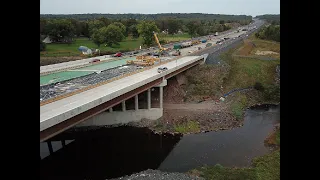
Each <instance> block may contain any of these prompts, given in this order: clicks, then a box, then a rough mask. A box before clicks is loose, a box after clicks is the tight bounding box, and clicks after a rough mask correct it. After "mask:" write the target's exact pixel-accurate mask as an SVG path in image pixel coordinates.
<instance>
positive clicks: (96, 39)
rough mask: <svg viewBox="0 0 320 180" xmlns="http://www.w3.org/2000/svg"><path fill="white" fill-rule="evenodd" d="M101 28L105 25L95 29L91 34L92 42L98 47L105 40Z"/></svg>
mask: <svg viewBox="0 0 320 180" xmlns="http://www.w3.org/2000/svg"><path fill="white" fill-rule="evenodd" d="M103 28H106V27H102V28H100V29H98V30H95V31H94V33H93V34H92V35H91V39H92V41H93V43H95V44H96V45H97V46H98V47H100V45H101V44H103V43H105V42H106V40H105V34H103Z"/></svg>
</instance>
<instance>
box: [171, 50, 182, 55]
mask: <svg viewBox="0 0 320 180" xmlns="http://www.w3.org/2000/svg"><path fill="white" fill-rule="evenodd" d="M180 55H181V52H180V50H179V49H177V50H176V52H174V53H172V56H180Z"/></svg>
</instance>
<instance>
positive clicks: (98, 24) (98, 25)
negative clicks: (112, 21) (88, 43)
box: [89, 20, 106, 36]
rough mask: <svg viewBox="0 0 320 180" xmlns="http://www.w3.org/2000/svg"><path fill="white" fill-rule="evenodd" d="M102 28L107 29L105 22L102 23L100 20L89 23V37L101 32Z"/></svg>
mask: <svg viewBox="0 0 320 180" xmlns="http://www.w3.org/2000/svg"><path fill="white" fill-rule="evenodd" d="M102 27H106V26H105V24H104V22H103V21H100V20H93V21H89V35H90V36H92V35H93V34H94V32H95V31H97V30H99V29H100V28H102Z"/></svg>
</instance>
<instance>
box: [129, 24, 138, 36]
mask: <svg viewBox="0 0 320 180" xmlns="http://www.w3.org/2000/svg"><path fill="white" fill-rule="evenodd" d="M128 34H131V35H132V37H133V38H138V37H139V32H138V28H137V25H135V24H134V25H131V26H130V27H129V29H128Z"/></svg>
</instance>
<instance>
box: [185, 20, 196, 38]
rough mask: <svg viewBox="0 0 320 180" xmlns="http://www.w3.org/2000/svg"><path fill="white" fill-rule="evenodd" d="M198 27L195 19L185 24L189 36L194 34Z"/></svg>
mask: <svg viewBox="0 0 320 180" xmlns="http://www.w3.org/2000/svg"><path fill="white" fill-rule="evenodd" d="M198 27H199V23H198V22H197V21H190V22H189V23H188V24H187V28H188V31H189V34H190V35H191V37H194V36H196V34H197V28H198Z"/></svg>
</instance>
